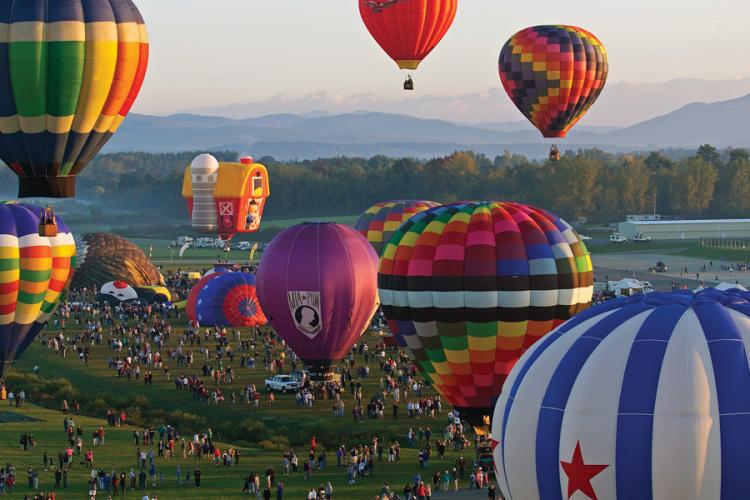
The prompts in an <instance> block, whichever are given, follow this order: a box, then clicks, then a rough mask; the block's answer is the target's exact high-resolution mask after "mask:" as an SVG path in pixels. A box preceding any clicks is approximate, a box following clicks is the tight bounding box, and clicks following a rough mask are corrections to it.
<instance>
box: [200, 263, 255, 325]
mask: <svg viewBox="0 0 750 500" xmlns="http://www.w3.org/2000/svg"><path fill="white" fill-rule="evenodd" d="M186 310H187V315H188V318H189V319H191V320H193V321H198V322H199V323H201V324H203V325H210V326H229V327H242V326H251V327H255V326H263V325H265V324H266V323H267V320H266V316H265V315H264V314H263V311H262V310H261V307H260V305H259V304H258V297H257V295H256V291H255V276H253V275H252V274H248V273H240V272H216V273H212V274H209V275H208V276H205V277H204V278H202V279H201V280H200V281H198V283H196V284H195V286H194V287H193V288H192V289H191V290H190V293H189V294H188V299H187V306H186Z"/></svg>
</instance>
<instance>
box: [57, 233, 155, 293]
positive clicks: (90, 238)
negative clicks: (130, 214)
mask: <svg viewBox="0 0 750 500" xmlns="http://www.w3.org/2000/svg"><path fill="white" fill-rule="evenodd" d="M76 242H77V245H78V268H77V269H76V273H75V275H74V277H73V285H72V286H73V288H83V287H89V288H90V287H101V286H102V285H103V284H104V283H107V282H110V281H124V282H125V283H128V284H130V285H132V286H134V287H141V286H148V285H164V277H163V276H162V274H161V272H159V270H158V269H157V268H156V266H154V264H153V263H152V262H151V260H150V259H149V258H148V256H147V255H146V254H145V253H143V250H141V249H140V248H138V246H137V245H136V244H135V243H132V242H130V241H128V240H126V239H125V238H123V237H122V236H118V235H116V234H110V233H88V234H84V235H83V236H82V237H81V238H79V239H77V240H76Z"/></svg>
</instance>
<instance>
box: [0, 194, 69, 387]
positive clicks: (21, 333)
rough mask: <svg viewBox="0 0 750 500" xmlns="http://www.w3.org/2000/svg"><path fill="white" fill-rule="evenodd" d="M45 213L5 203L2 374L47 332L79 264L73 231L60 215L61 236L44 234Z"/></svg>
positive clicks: (0, 246) (0, 254) (0, 238)
mask: <svg viewBox="0 0 750 500" xmlns="http://www.w3.org/2000/svg"><path fill="white" fill-rule="evenodd" d="M42 212H43V209H42V208H39V207H35V206H32V205H20V204H15V203H2V204H0V377H1V376H2V375H3V372H4V371H5V370H6V369H7V368H8V367H9V366H10V365H11V364H12V363H13V362H14V361H15V360H16V359H18V357H19V356H20V355H21V354H23V352H24V351H25V350H26V349H27V348H28V347H29V345H31V343H32V342H33V341H34V339H35V338H36V336H37V335H38V334H39V332H40V331H41V330H42V328H43V327H44V323H45V322H46V321H47V320H48V319H49V318H50V316H51V315H52V313H53V312H54V310H55V308H56V307H57V305H58V303H59V301H60V298H61V296H62V294H63V292H64V291H65V289H67V287H68V284H69V283H70V278H71V274H72V272H73V268H74V267H75V255H76V247H75V241H74V239H73V235H72V234H71V232H70V229H68V226H67V225H66V224H65V222H63V220H62V219H60V217H57V228H58V232H57V236H55V237H51V238H48V237H43V236H39V218H40V216H41V214H42Z"/></svg>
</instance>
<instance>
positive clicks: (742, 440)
mask: <svg viewBox="0 0 750 500" xmlns="http://www.w3.org/2000/svg"><path fill="white" fill-rule="evenodd" d="M748 346H750V292H746V291H744V292H743V291H739V290H729V291H718V290H713V289H711V290H705V291H702V292H699V293H697V294H695V295H694V294H692V293H690V292H673V293H652V294H648V295H637V296H633V297H628V298H623V299H618V300H613V301H611V302H605V303H604V304H601V305H599V306H596V307H594V308H591V309H590V310H588V311H586V312H585V313H583V314H581V315H579V316H577V317H575V318H573V319H572V320H570V321H569V322H567V323H565V324H564V325H562V326H560V327H559V328H558V329H557V330H555V331H554V332H553V333H551V334H550V335H548V336H547V337H545V338H544V339H542V340H541V341H540V342H538V343H537V344H536V345H535V346H533V347H532V348H531V349H530V350H529V351H527V352H526V354H525V355H524V356H523V358H521V360H520V361H519V362H518V363H517V364H516V367H515V368H514V369H513V371H512V372H511V374H510V377H509V378H508V380H507V381H506V387H505V390H504V391H503V394H502V396H501V397H500V399H499V401H498V404H497V407H496V409H495V414H494V418H493V422H492V425H493V432H492V436H493V438H494V439H495V440H497V441H496V444H497V446H496V448H495V451H494V454H495V464H496V466H497V479H498V482H499V484H500V489H501V490H502V491H503V493H504V494H505V498H508V499H520V500H526V499H528V498H558V499H560V498H581V499H584V498H592V499H595V498H600V499H612V500H615V499H619V500H630V499H636V498H637V499H654V500H672V499H675V498H679V499H689V500H698V499H703V498H726V499H729V498H747V496H748V491H750V474H748V473H747V471H748V468H750V456H749V455H748V453H747V450H748V449H750V432H748V428H750V369H749V368H748Z"/></svg>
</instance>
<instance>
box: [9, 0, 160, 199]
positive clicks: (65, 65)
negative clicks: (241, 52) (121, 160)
mask: <svg viewBox="0 0 750 500" xmlns="http://www.w3.org/2000/svg"><path fill="white" fill-rule="evenodd" d="M148 47H149V45H148V35H147V33H146V27H145V24H144V22H143V18H142V17H141V15H140V13H139V12H138V9H137V8H136V6H135V4H134V3H133V2H132V0H23V1H18V0H0V136H2V140H0V159H2V160H3V161H4V162H5V163H6V164H8V166H10V168H11V169H13V171H14V172H15V173H16V174H17V175H18V176H19V177H20V182H19V196H21V197H30V196H44V197H59V198H67V197H72V196H74V195H75V176H76V175H77V174H78V173H80V172H81V170H83V168H84V167H85V166H86V165H87V164H88V163H89V162H90V161H91V160H92V159H93V158H94V156H95V155H96V154H97V153H98V152H99V151H100V150H101V148H102V147H103V146H104V144H105V143H106V142H107V141H108V140H109V139H110V137H112V135H113V134H114V133H115V132H116V131H117V129H118V127H119V126H120V124H121V123H122V120H123V119H124V118H125V115H127V114H128V112H129V111H130V108H131V106H132V105H133V102H134V101H135V99H136V97H137V95H138V93H139V91H140V89H141V85H142V83H143V79H144V76H145V74H146V68H147V66H148Z"/></svg>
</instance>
